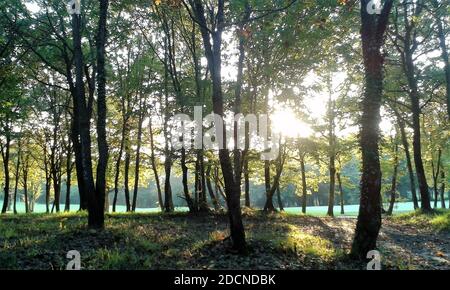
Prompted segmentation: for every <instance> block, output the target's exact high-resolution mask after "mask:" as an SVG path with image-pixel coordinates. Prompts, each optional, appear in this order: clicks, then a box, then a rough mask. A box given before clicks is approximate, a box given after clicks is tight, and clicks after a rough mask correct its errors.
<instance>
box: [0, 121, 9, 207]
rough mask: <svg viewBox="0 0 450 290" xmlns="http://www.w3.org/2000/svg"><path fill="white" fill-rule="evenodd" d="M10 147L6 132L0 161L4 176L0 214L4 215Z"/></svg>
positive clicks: (7, 191) (7, 188)
mask: <svg viewBox="0 0 450 290" xmlns="http://www.w3.org/2000/svg"><path fill="white" fill-rule="evenodd" d="M5 131H6V130H5ZM10 147H11V137H10V133H9V132H6V143H5V145H2V148H1V149H2V152H1V153H2V160H3V174H4V175H5V187H4V191H3V193H4V197H3V207H2V214H3V213H6V211H7V209H8V203H9V200H8V199H9V181H10V177H9V157H10Z"/></svg>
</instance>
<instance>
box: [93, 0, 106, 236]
mask: <svg viewBox="0 0 450 290" xmlns="http://www.w3.org/2000/svg"><path fill="white" fill-rule="evenodd" d="M108 5H109V0H100V1H99V19H98V31H97V43H96V46H97V146H98V164H97V178H96V184H95V191H93V192H91V193H90V194H89V218H88V219H89V227H90V228H97V229H102V228H103V227H104V224H105V195H106V169H107V165H108V142H107V140H106V110H107V109H106V71H105V54H106V52H105V46H106V25H107V24H106V22H107V17H108Z"/></svg>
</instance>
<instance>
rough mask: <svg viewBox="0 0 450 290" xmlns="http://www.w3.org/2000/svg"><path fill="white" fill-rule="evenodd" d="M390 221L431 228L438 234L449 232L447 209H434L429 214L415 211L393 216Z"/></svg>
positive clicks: (448, 213) (449, 223) (449, 216)
mask: <svg viewBox="0 0 450 290" xmlns="http://www.w3.org/2000/svg"><path fill="white" fill-rule="evenodd" d="M392 219H393V220H395V221H397V222H400V223H405V224H409V225H417V226H421V227H427V226H431V227H432V228H433V229H434V230H436V231H438V232H450V210H448V209H447V210H446V209H434V210H433V211H432V212H431V213H424V212H422V211H421V210H417V211H415V212H412V213H407V214H400V215H397V216H394V217H392Z"/></svg>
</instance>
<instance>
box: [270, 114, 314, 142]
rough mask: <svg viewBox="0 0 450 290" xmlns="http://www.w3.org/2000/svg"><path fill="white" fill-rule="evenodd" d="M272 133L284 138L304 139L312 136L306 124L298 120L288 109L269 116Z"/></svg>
mask: <svg viewBox="0 0 450 290" xmlns="http://www.w3.org/2000/svg"><path fill="white" fill-rule="evenodd" d="M271 121H272V128H273V130H274V132H277V133H280V134H281V135H283V136H285V137H291V138H295V137H302V138H306V137H309V136H311V135H312V133H313V132H312V129H311V128H310V126H309V125H308V124H306V123H305V122H303V121H301V120H299V119H298V118H297V117H296V116H295V114H294V112H292V110H290V109H286V110H278V111H275V113H274V114H273V115H272V116H271Z"/></svg>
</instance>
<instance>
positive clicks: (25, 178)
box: [22, 155, 30, 213]
mask: <svg viewBox="0 0 450 290" xmlns="http://www.w3.org/2000/svg"><path fill="white" fill-rule="evenodd" d="M29 169H30V166H29V156H28V155H27V156H26V157H25V161H24V166H23V174H22V175H23V194H24V196H25V213H28V212H29V211H30V210H29V204H28V172H29Z"/></svg>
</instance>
